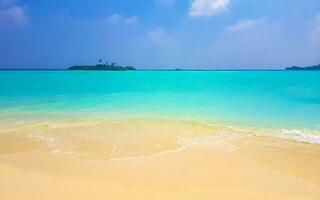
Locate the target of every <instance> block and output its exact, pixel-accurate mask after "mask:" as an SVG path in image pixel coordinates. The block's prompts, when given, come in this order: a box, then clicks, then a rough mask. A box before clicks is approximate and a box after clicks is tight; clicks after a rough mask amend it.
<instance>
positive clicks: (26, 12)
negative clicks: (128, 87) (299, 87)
mask: <svg viewBox="0 0 320 200" xmlns="http://www.w3.org/2000/svg"><path fill="white" fill-rule="evenodd" d="M100 58H102V59H103V60H108V61H115V62H117V63H119V64H121V65H132V66H135V67H137V68H212V69H226V68H228V69H240V68H248V69H264V68H274V69H277V68H284V67H287V66H291V65H312V64H318V63H320V1H319V0H281V1H279V0H263V1H257V0H81V1H79V0H54V1H49V0H47V1H36V0H0V68H66V67H68V66H70V65H74V64H95V63H97V61H98V60H99V59H100Z"/></svg>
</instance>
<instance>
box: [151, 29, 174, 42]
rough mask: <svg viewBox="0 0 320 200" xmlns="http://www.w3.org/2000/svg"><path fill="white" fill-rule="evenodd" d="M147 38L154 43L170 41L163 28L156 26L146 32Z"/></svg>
mask: <svg viewBox="0 0 320 200" xmlns="http://www.w3.org/2000/svg"><path fill="white" fill-rule="evenodd" d="M148 38H149V40H150V41H151V42H154V43H167V42H169V41H170V38H169V36H168V33H167V31H166V30H165V29H163V28H161V27H157V28H155V29H154V30H152V31H150V32H149V33H148Z"/></svg>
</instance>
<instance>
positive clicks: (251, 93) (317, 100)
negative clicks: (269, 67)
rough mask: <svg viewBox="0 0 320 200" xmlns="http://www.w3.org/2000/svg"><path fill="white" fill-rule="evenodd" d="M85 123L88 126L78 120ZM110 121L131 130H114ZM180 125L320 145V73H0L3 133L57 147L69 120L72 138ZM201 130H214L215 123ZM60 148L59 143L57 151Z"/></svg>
mask: <svg viewBox="0 0 320 200" xmlns="http://www.w3.org/2000/svg"><path fill="white" fill-rule="evenodd" d="M84 121H85V123H86V125H87V128H86V129H81V127H80V125H77V126H76V125H74V124H75V123H76V122H84ZM101 121H103V123H104V126H103V127H101V126H100V128H99V131H95V130H94V129H95V128H94V126H91V125H92V124H97V123H100V122H101ZM155 121H157V122H155ZM111 122H114V123H116V122H118V123H120V124H125V126H126V128H123V126H120V127H121V128H118V129H117V128H116V127H114V124H113V125H110V126H112V127H113V129H110V126H109V125H108V124H106V123H111ZM162 122H163V123H162ZM173 122H174V123H175V124H172V123H173ZM180 122H181V123H189V124H197V127H199V126H203V127H208V126H209V127H210V126H211V127H219V130H223V132H224V134H225V135H228V131H229V132H230V134H235V133H241V134H246V133H248V134H251V135H268V136H270V135H271V136H272V137H280V138H285V139H289V140H295V141H301V142H309V143H320V72H309V71H306V72H304V71H299V72H296V71H125V72H117V71H113V72H111V71H99V72H97V71H92V72H88V71H0V134H1V133H3V134H8V133H9V131H14V132H15V134H17V133H19V134H21V133H22V132H23V133H24V134H26V135H28V136H32V137H38V138H45V139H46V141H47V142H48V141H49V142H51V143H50V144H51V145H52V147H53V146H54V145H53V144H52V143H53V141H54V140H58V139H59V138H58V137H56V136H55V134H58V132H59V133H60V132H61V127H64V126H68V125H70V124H72V126H73V127H76V128H74V129H73V130H72V131H70V132H73V134H74V135H76V134H77V133H79V132H81V134H79V135H81V137H83V135H86V137H89V136H90V135H95V136H97V135H98V136H99V138H100V139H101V138H104V137H105V138H107V139H108V138H110V137H111V136H110V134H111V133H112V134H114V135H113V136H112V138H113V139H114V138H115V135H117V131H118V130H119V129H121V130H122V133H123V132H124V130H126V131H125V132H126V134H125V137H126V138H128V137H131V136H130V134H131V132H132V134H136V131H134V129H135V128H134V127H135V126H138V125H139V127H137V129H136V130H141V131H143V132H146V133H147V132H154V131H155V130H154V129H157V127H159V130H160V129H161V133H157V134H159V135H161V134H163V135H166V134H168V133H167V132H166V130H167V129H168V132H170V134H172V133H174V132H175V130H177V132H178V131H181V126H180V125H179V126H178V125H177V124H179V123H180ZM90 124H91V125H90ZM137 124H138V125H137ZM161 124H166V128H163V127H161ZM88 125H90V126H89V127H90V128H88ZM39 126H41V127H42V129H41V130H40V129H38V127H39ZM144 126H146V127H145V128H143V127H144ZM33 127H34V128H33ZM57 127H60V129H58V128H57ZM68 127H69V128H70V126H68ZM130 127H132V129H131V128H130ZM188 127H189V125H188V126H186V128H185V129H183V132H184V133H186V132H188ZM222 127H223V128H222ZM193 128H194V126H193ZM18 129H19V130H18ZM48 129H50V131H48ZM169 129H170V130H169ZM21 130H23V131H21ZM63 130H65V129H63ZM77 130H78V131H77ZM80 130H82V131H80ZM83 130H85V131H83ZM104 130H105V131H106V132H108V133H106V132H104ZM214 130H215V131H214V132H215V134H216V132H217V129H216V128H215V129H214ZM219 130H218V131H219ZM201 131H202V132H206V134H205V135H206V136H208V135H210V128H208V129H205V130H204V129H202V130H201ZM49 135H50V137H49V139H48V136H49ZM66 135H67V133H65V135H64V139H65V138H70V137H69V135H67V136H66ZM74 135H73V137H76V136H74ZM104 135H105V136H104ZM123 137H124V136H123ZM141 137H142V136H141ZM143 137H144V136H143ZM159 137H161V136H159ZM105 138H104V139H105ZM155 138H157V137H155ZM91 139H92V138H91ZM100 139H99V140H100ZM118 139H119V138H118ZM120 139H121V138H120ZM184 139H185V138H184ZM71 140H72V139H71ZM71 140H70V142H71ZM181 141H182V140H180V142H181ZM108 142H109V143H110V141H109V140H108ZM111 143H112V142H111ZM166 144H167V143H166ZM63 145H64V147H66V146H68V145H69V144H63ZM63 145H61V144H59V145H57V144H55V148H54V149H55V151H58V148H57V146H59V147H61V146H63ZM94 145H95V146H97V145H96V143H94ZM110 145H111V146H112V147H115V145H114V144H110ZM117 145H118V146H119V145H120V144H117ZM152 145H153V143H152V142H151V143H150V146H152ZM157 145H159V144H157ZM102 148H104V147H102ZM150 148H151V147H150ZM67 149H69V150H70V148H67ZM72 149H74V147H72ZM168 149H171V147H170V148H168ZM113 150H114V149H113ZM155 151H156V150H155ZM137 154H139V153H137Z"/></svg>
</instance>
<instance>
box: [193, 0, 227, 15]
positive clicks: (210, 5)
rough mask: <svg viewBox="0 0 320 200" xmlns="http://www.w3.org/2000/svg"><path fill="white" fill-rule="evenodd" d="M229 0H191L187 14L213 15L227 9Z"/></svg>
mask: <svg viewBox="0 0 320 200" xmlns="http://www.w3.org/2000/svg"><path fill="white" fill-rule="evenodd" d="M229 3H230V0H193V2H192V4H191V8H190V11H189V15H190V16H192V17H201V16H214V15H218V14H220V13H221V12H223V11H224V10H226V9H227V7H228V5H229Z"/></svg>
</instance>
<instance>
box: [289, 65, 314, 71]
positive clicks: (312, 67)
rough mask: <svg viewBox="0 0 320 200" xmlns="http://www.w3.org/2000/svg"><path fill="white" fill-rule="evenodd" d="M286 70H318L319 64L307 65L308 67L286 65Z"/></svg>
mask: <svg viewBox="0 0 320 200" xmlns="http://www.w3.org/2000/svg"><path fill="white" fill-rule="evenodd" d="M286 70H300V71H301V70H310V71H312V70H320V64H319V65H314V66H309V67H298V66H292V67H287V68H286Z"/></svg>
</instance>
